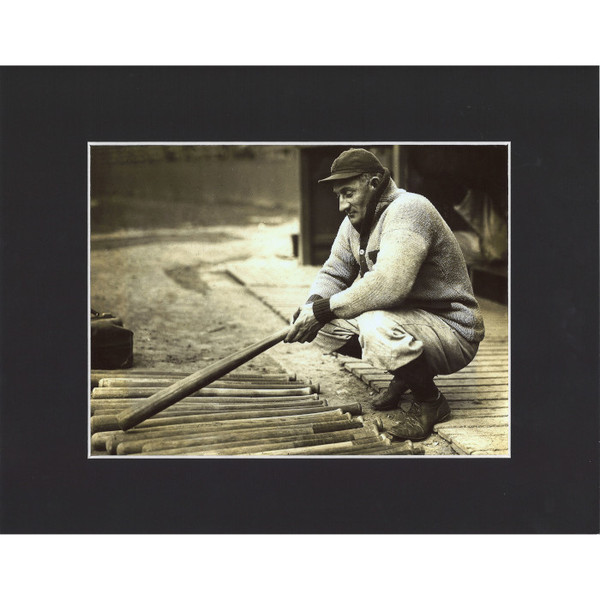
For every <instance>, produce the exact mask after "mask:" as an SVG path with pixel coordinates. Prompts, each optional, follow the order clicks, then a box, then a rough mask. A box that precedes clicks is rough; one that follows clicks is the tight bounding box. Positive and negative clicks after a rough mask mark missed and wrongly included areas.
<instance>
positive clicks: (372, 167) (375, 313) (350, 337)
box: [285, 149, 484, 440]
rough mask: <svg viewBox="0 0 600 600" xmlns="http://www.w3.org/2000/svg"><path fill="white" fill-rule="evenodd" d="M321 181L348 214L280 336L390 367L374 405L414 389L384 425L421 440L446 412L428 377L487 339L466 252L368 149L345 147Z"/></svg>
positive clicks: (394, 402) (468, 356)
mask: <svg viewBox="0 0 600 600" xmlns="http://www.w3.org/2000/svg"><path fill="white" fill-rule="evenodd" d="M322 182H326V183H328V184H330V185H331V184H332V185H333V193H334V194H335V195H336V196H337V198H338V202H339V210H340V211H341V212H344V213H345V214H346V218H345V219H344V220H343V222H342V224H341V225H340V228H339V230H338V233H337V235H336V238H335V240H334V242H333V245H332V248H331V254H330V256H329V258H328V259H327V261H326V262H325V264H324V265H323V268H322V269H321V270H320V271H319V273H318V275H317V277H316V279H315V281H314V283H313V285H312V287H311V290H310V296H309V298H308V300H307V301H306V303H305V304H304V305H303V306H301V307H300V308H299V309H298V311H296V314H295V315H294V318H293V325H292V327H291V329H290V332H289V334H288V336H287V337H286V339H285V341H286V342H288V343H291V342H312V341H313V340H314V341H315V344H317V345H318V347H319V348H321V349H322V350H323V351H324V352H326V353H330V352H339V353H342V354H347V355H350V356H355V357H357V358H362V359H364V360H366V361H368V362H369V363H371V364H372V365H373V366H375V367H377V368H381V369H386V370H387V371H389V372H390V373H391V374H392V375H393V380H392V382H391V384H390V387H389V389H388V390H387V391H386V393H385V394H383V396H382V397H380V398H379V399H377V400H376V401H375V402H374V404H373V406H374V408H375V409H377V410H391V409H395V408H397V407H398V406H399V404H400V401H401V395H402V394H403V393H405V392H406V391H408V390H411V391H412V397H413V402H412V405H411V407H410V409H409V410H408V411H406V412H405V411H402V410H400V417H399V420H398V422H397V423H395V424H394V425H393V427H391V428H390V430H389V432H390V433H391V434H392V435H394V436H395V437H397V438H400V439H409V440H423V439H425V438H426V437H428V436H429V435H430V434H431V432H432V430H433V426H434V425H435V424H436V423H439V422H440V421H443V420H445V419H447V418H448V417H449V416H450V407H449V406H448V402H447V400H446V398H445V397H444V395H443V394H442V393H441V392H440V391H439V390H438V388H437V386H436V385H435V383H434V377H435V376H436V375H438V374H446V373H454V372H456V371H459V370H460V369H462V368H463V367H465V366H466V365H467V364H469V362H471V360H473V358H474V356H475V354H476V352H477V349H478V347H479V342H480V341H481V340H482V339H483V337H484V325H483V319H482V317H481V312H480V310H479V306H478V304H477V300H476V299H475V296H474V294H473V288H472V286H471V282H470V280H469V276H468V273H467V267H466V264H465V260H464V258H463V255H462V252H461V250H460V247H459V245H458V242H457V240H456V238H455V236H454V234H453V233H452V231H451V230H450V228H449V227H448V225H447V223H446V222H445V221H444V219H443V218H442V216H441V215H440V214H439V212H438V211H437V210H436V209H435V207H434V206H433V205H432V204H431V202H429V200H427V199H426V198H424V197H423V196H420V195H417V194H412V193H409V192H407V191H406V190H403V189H400V188H398V187H397V186H396V184H395V183H394V181H393V180H392V179H391V178H390V173H389V171H388V169H386V168H384V167H383V166H382V164H381V163H380V162H379V160H378V159H377V157H376V156H375V155H373V154H372V153H370V152H368V151H367V150H363V149H350V150H347V151H345V152H342V153H341V154H340V155H339V156H338V157H337V158H336V159H335V161H334V162H333V164H332V166H331V175H330V176H329V177H327V178H325V179H321V180H320V181H319V183H322Z"/></svg>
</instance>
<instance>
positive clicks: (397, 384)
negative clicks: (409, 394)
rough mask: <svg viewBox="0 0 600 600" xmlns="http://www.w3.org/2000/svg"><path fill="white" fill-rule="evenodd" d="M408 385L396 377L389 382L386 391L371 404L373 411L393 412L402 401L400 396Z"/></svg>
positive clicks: (406, 389)
mask: <svg viewBox="0 0 600 600" xmlns="http://www.w3.org/2000/svg"><path fill="white" fill-rule="evenodd" d="M408 389H409V388H408V385H406V383H405V382H404V380H402V379H401V378H400V377H398V375H395V376H394V379H392V381H391V382H390V386H389V387H388V389H387V390H385V392H384V393H383V394H382V395H381V396H380V397H379V398H377V400H374V401H373V402H372V403H371V406H372V407H373V408H374V409H375V410H394V409H395V408H398V405H399V404H400V402H401V401H402V394H404V392H406V391H408Z"/></svg>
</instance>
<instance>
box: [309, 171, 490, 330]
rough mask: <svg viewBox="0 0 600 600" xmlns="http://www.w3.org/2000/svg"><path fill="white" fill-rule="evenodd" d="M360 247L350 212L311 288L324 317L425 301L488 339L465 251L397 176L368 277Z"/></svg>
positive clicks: (379, 211) (377, 221) (381, 213)
mask: <svg viewBox="0 0 600 600" xmlns="http://www.w3.org/2000/svg"><path fill="white" fill-rule="evenodd" d="M359 249H360V235H359V232H358V231H356V229H355V228H354V227H353V226H352V224H351V223H350V221H349V220H348V218H345V219H344V220H343V222H342V224H341V225H340V228H339V230H338V232H337V235H336V237H335V240H334V242H333V245H332V248H331V254H330V256H329V258H328V259H327V261H326V262H325V264H324V265H323V267H322V268H321V270H320V271H319V273H318V275H317V277H316V279H315V281H314V283H313V285H312V286H311V289H310V292H309V294H310V298H309V302H310V301H314V304H313V312H314V314H315V316H316V317H317V319H319V321H321V322H327V321H329V320H331V319H334V318H343V319H351V318H354V317H357V316H358V315H360V314H362V313H364V312H367V311H371V310H386V309H387V310H393V309H400V308H405V309H415V308H420V309H423V310H425V311H428V312H430V313H433V314H435V315H437V316H438V317H439V318H440V319H442V320H443V321H444V322H446V323H447V324H448V325H449V326H450V327H452V328H454V329H455V330H456V331H457V332H458V333H459V334H460V335H462V336H463V337H464V338H465V339H466V340H468V341H470V342H479V341H481V340H482V339H483V337H484V325H483V319H482V316H481V312H480V309H479V305H478V303H477V300H476V299H475V295H474V293H473V287H472V285H471V281H470V279H469V276H468V272H467V266H466V263H465V260H464V257H463V254H462V251H461V249H460V246H459V245H458V242H457V240H456V237H455V236H454V234H453V233H452V230H451V229H450V227H449V226H448V224H447V223H446V222H445V221H444V219H443V218H442V216H441V215H440V214H439V212H438V211H437V210H436V208H435V207H434V206H433V204H431V202H430V201H429V200H427V198H425V197H424V196H420V195H418V194H412V193H409V192H407V191H406V190H403V189H399V188H398V187H396V185H395V183H394V182H393V181H390V183H389V185H388V187H387V188H386V190H385V192H384V193H383V195H382V197H381V199H380V201H379V203H378V205H377V208H376V211H375V216H374V219H373V225H372V229H371V233H370V236H369V241H368V244H367V247H366V252H365V257H366V262H367V267H368V270H367V272H365V274H364V276H362V277H360V275H359V273H360V269H359Z"/></svg>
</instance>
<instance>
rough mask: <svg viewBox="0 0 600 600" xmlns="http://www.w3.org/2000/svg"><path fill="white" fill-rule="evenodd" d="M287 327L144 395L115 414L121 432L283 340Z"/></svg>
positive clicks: (287, 331)
mask: <svg viewBox="0 0 600 600" xmlns="http://www.w3.org/2000/svg"><path fill="white" fill-rule="evenodd" d="M289 331H290V328H289V327H286V328H285V329H281V330H280V331H278V332H276V333H274V334H272V335H270V336H269V337H266V338H264V339H263V340H261V341H260V342H257V343H256V344H253V345H252V346H248V347H247V348H244V349H243V350H240V351H239V352H235V353H234V354H231V355H230V356H228V357H226V358H223V359H221V360H219V361H217V362H216V363H215V364H213V365H210V366H208V367H205V368H204V369H201V370H200V371H196V372H195V373H192V374H191V375H189V376H188V377H185V378H184V379H182V380H181V381H178V382H176V383H174V384H173V385H170V386H169V387H167V388H164V389H161V390H159V391H158V392H156V393H155V394H153V395H152V396H150V397H149V398H148V401H147V402H146V403H145V404H144V405H143V406H140V407H135V408H129V409H125V410H124V411H122V412H120V413H119V414H118V415H117V422H118V425H119V427H120V428H121V429H122V430H123V431H127V430H128V429H131V428H132V427H134V426H135V425H138V424H139V423H141V422H142V421H144V420H146V419H147V418H148V417H151V416H153V415H155V414H156V413H158V412H160V411H161V410H163V409H164V408H167V406H171V405H172V404H175V402H177V401H178V400H181V399H182V398H185V397H186V396H189V395H190V394H193V393H194V392H195V391H197V390H199V389H201V388H202V387H204V386H205V385H207V384H209V383H212V382H213V381H215V380H217V379H219V377H223V376H224V375H227V373H229V372H231V371H233V370H234V369H236V368H237V367H239V366H240V365H243V364H244V363H247V362H248V361H249V360H251V359H253V358H254V357H255V356H258V355H259V354H261V353H262V352H264V351H265V350H268V349H269V348H271V347H272V346H274V345H275V344H278V343H279V342H281V341H283V340H284V339H285V336H286V335H287V334H288V333H289Z"/></svg>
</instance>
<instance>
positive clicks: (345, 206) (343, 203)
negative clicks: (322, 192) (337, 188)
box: [339, 196, 350, 212]
mask: <svg viewBox="0 0 600 600" xmlns="http://www.w3.org/2000/svg"><path fill="white" fill-rule="evenodd" d="M349 206H350V203H349V202H348V201H347V200H346V199H345V198H344V197H343V196H340V197H339V208H340V212H345V211H346V210H348V208H349Z"/></svg>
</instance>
